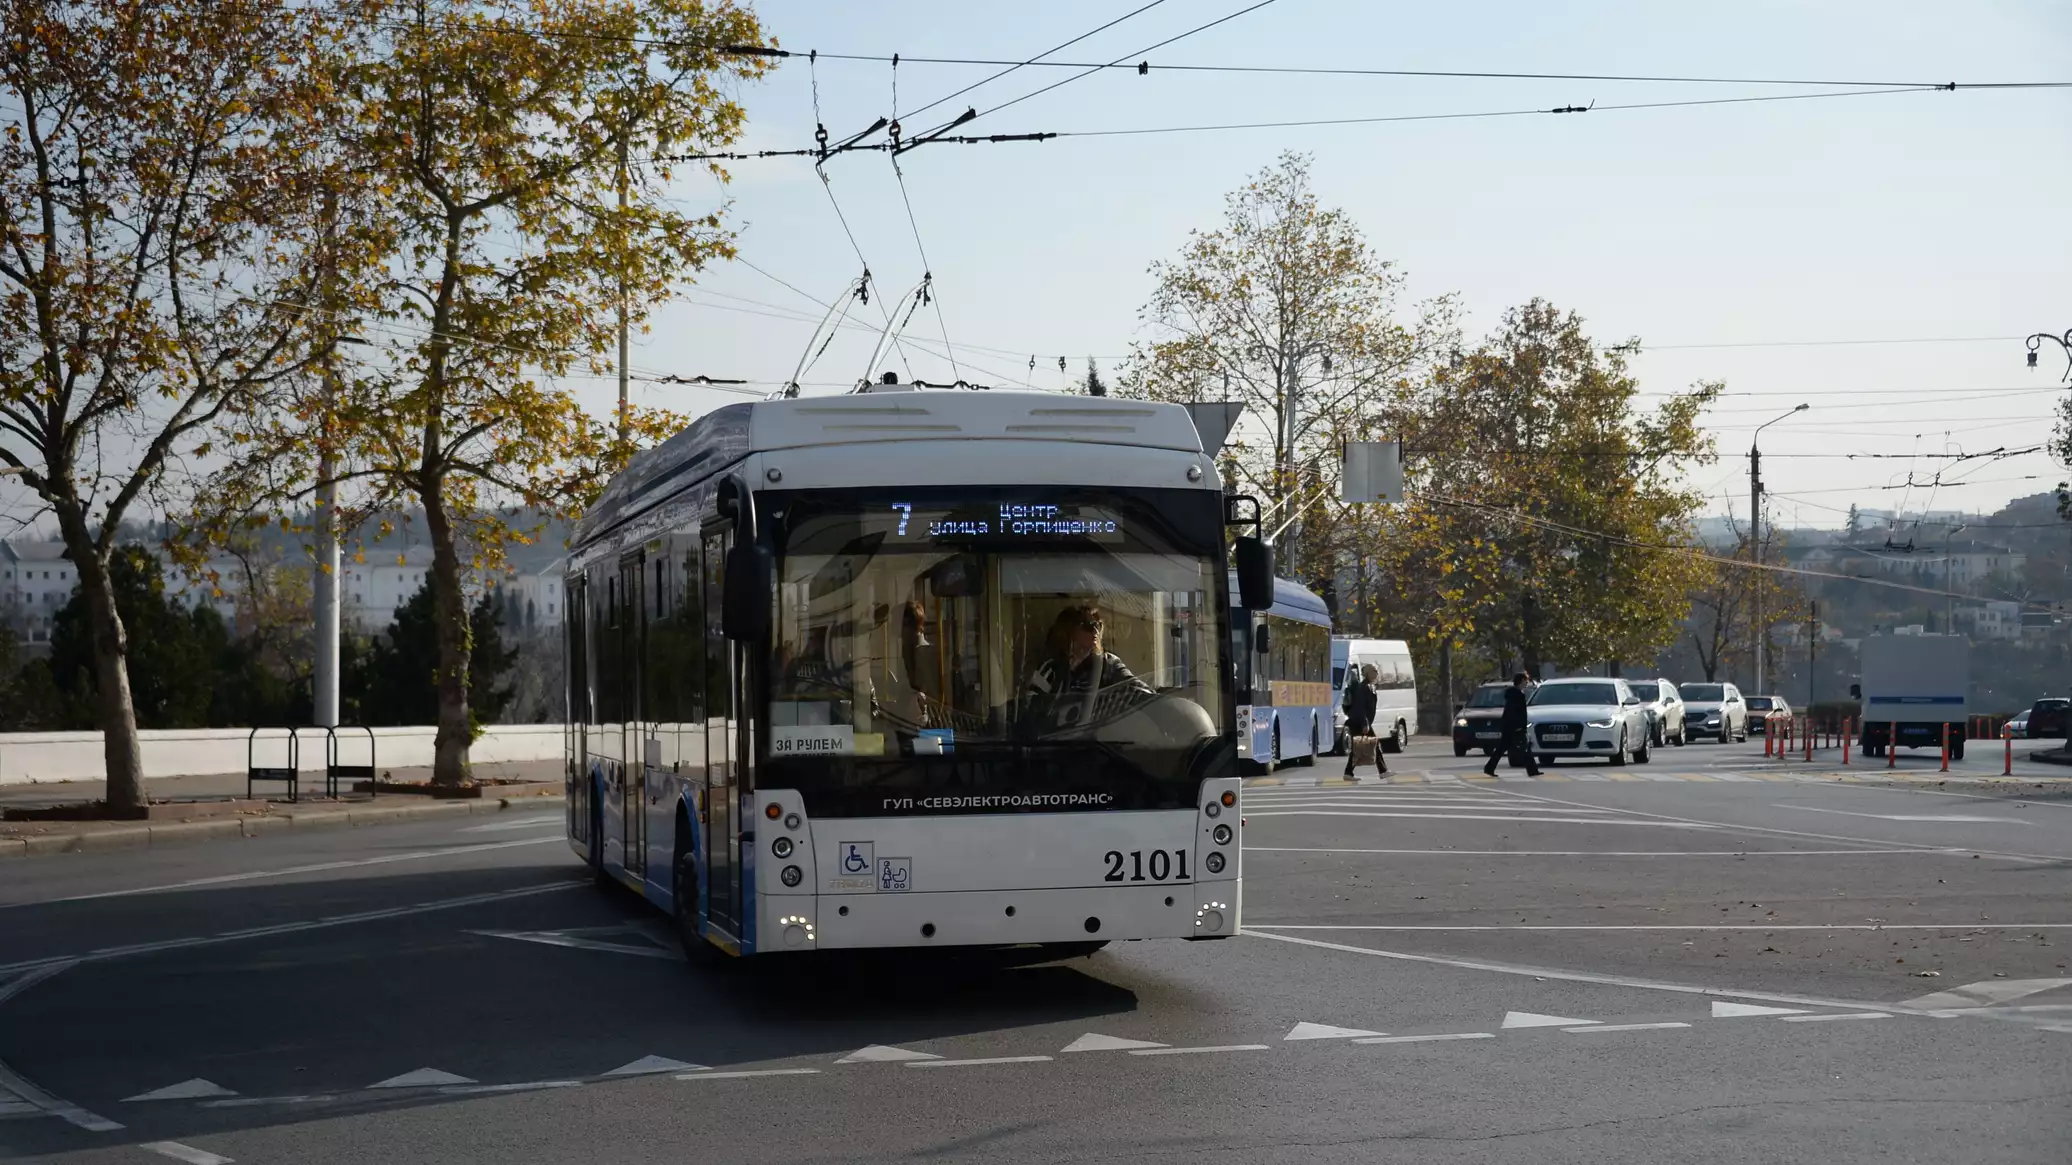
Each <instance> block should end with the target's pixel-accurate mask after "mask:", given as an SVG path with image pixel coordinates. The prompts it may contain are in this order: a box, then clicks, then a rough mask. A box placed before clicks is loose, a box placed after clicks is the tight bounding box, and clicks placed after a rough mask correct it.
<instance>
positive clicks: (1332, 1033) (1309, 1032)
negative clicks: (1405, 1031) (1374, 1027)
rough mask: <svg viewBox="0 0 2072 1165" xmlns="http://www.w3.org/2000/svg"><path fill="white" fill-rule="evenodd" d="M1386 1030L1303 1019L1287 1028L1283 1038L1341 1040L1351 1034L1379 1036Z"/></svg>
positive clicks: (1351, 1035)
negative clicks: (1364, 1028) (1373, 1030)
mask: <svg viewBox="0 0 2072 1165" xmlns="http://www.w3.org/2000/svg"><path fill="white" fill-rule="evenodd" d="M1386 1034H1387V1033H1386V1032H1370V1031H1364V1030H1362V1029H1360V1028H1356V1027H1333V1026H1331V1025H1330V1024H1328V1023H1311V1022H1309V1021H1308V1020H1304V1021H1302V1022H1301V1023H1298V1024H1296V1025H1295V1026H1294V1027H1291V1028H1289V1029H1288V1034H1287V1035H1284V1036H1282V1037H1281V1039H1283V1040H1343V1039H1350V1038H1352V1037H1353V1036H1379V1035H1386Z"/></svg>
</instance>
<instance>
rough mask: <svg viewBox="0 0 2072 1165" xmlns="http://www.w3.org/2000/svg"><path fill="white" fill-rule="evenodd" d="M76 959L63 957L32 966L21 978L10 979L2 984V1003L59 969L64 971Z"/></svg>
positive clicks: (0, 991)
mask: <svg viewBox="0 0 2072 1165" xmlns="http://www.w3.org/2000/svg"><path fill="white" fill-rule="evenodd" d="M74 961H75V960H72V959H62V960H57V961H54V962H47V963H44V964H42V965H41V966H36V967H31V968H30V969H29V971H28V973H27V974H24V975H22V976H21V977H19V978H16V979H13V980H10V981H9V982H7V983H4V984H0V1003H5V1002H7V1001H8V1000H10V999H13V998H14V997H15V996H17V995H20V994H21V993H22V992H24V991H27V990H28V989H29V988H31V987H34V986H35V985H36V984H38V983H41V982H43V981H44V980H45V979H48V978H50V977H51V976H52V975H55V974H57V973H58V972H59V971H62V970H64V969H65V968H67V967H69V966H71V965H72V964H73V962H74Z"/></svg>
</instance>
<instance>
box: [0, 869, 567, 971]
mask: <svg viewBox="0 0 2072 1165" xmlns="http://www.w3.org/2000/svg"><path fill="white" fill-rule="evenodd" d="M582 884H583V883H581V882H573V881H570V882H550V883H548V884H546V885H544V886H521V887H519V888H517V889H515V890H495V891H491V892H489V893H486V894H467V895H463V896H462V897H459V898H441V899H436V900H434V901H431V902H418V903H413V904H411V905H409V906H392V907H387V908H384V909H381V910H363V911H360V912H358V913H355V914H337V915H332V916H331V917H329V918H319V919H313V920H311V921H308V922H289V923H282V924H280V925H278V926H262V927H254V928H252V929H249V930H233V931H225V932H223V933H221V934H209V935H196V936H193V937H190V938H176V939H166V940H164V941H162V942H152V943H134V944H131V945H129V946H121V947H102V948H100V949H99V950H95V951H89V952H87V953H86V954H83V955H61V956H57V957H55V958H48V959H34V960H31V961H29V962H26V963H15V964H12V965H10V966H0V973H4V972H7V971H16V970H23V969H28V968H46V967H51V966H70V965H71V964H73V963H89V962H100V961H103V960H106V959H119V958H122V957H124V956H127V955H148V954H155V953H157V952H159V951H177V950H187V949H190V948H193V947H209V946H217V945H219V944H222V943H229V942H239V941H242V940H244V939H248V938H258V937H261V936H264V935H274V934H293V933H299V932H302V931H309V930H328V929H330V928H332V927H338V926H351V925H353V924H355V923H361V922H378V921H380V920H382V919H387V918H405V917H408V916H410V915H413V914H428V913H431V912H432V911H435V910H452V909H455V908H458V907H462V906H476V905H480V904H482V903H485V902H502V901H505V900H507V899H512V898H528V897H531V896H532V895H534V894H551V893H553V892H554V891H556V890H568V889H572V888H574V887H576V886H579V885H582Z"/></svg>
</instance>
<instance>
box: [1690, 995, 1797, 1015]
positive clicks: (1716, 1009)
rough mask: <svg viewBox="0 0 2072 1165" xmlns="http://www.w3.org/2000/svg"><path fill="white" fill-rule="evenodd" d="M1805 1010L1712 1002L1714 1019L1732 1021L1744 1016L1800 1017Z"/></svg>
mask: <svg viewBox="0 0 2072 1165" xmlns="http://www.w3.org/2000/svg"><path fill="white" fill-rule="evenodd" d="M1805 1010H1806V1009H1805V1008H1803V1007H1757V1006H1756V1005H1755V1004H1753V1003H1723V1002H1721V1001H1720V1000H1717V999H1715V1000H1713V1001H1712V1018H1714V1019H1733V1018H1735V1017H1737V1016H1744V1015H1800V1014H1803V1013H1804V1011H1805Z"/></svg>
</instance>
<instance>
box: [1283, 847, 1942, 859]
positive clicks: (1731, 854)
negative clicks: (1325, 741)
mask: <svg viewBox="0 0 2072 1165" xmlns="http://www.w3.org/2000/svg"><path fill="white" fill-rule="evenodd" d="M1244 848H1245V852H1246V853H1248V854H1249V853H1269V854H1397V855H1415V854H1429V855H1432V856H1435V857H1470V858H1779V857H1792V858H1797V857H1829V858H1835V857H1848V856H1851V855H1854V854H1917V853H1923V852H1927V853H1940V854H1945V855H1950V856H1964V855H1968V854H1970V853H1971V851H1970V850H1956V849H1951V850H1928V851H1923V850H1918V849H1689V850H1685V849H1659V850H1590V849H1350V848H1344V847H1335V846H1334V847H1325V846H1297V845H1248V846H1246V847H1244Z"/></svg>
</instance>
